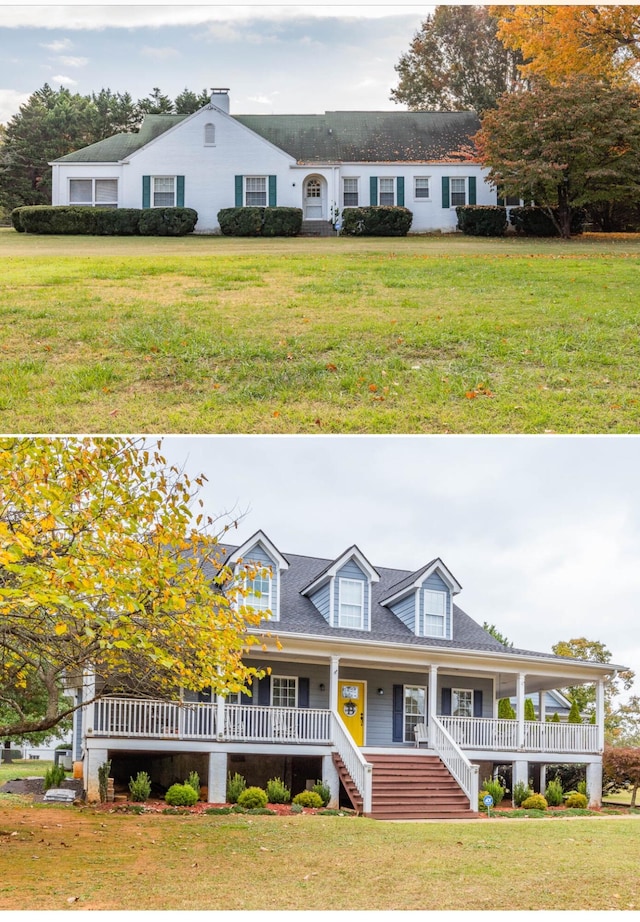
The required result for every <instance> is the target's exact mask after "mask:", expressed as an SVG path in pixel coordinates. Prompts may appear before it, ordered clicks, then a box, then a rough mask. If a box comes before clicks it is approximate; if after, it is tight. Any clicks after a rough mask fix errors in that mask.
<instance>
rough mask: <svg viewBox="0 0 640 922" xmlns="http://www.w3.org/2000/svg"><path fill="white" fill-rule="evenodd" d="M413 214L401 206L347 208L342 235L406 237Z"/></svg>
mask: <svg viewBox="0 0 640 922" xmlns="http://www.w3.org/2000/svg"><path fill="white" fill-rule="evenodd" d="M412 221H413V214H412V212H410V211H409V209H408V208H404V206H401V205H367V206H365V207H363V208H345V209H344V212H343V214H342V229H341V231H340V233H341V234H343V235H345V236H347V237H406V235H407V234H408V233H409V228H410V227H411V222H412Z"/></svg>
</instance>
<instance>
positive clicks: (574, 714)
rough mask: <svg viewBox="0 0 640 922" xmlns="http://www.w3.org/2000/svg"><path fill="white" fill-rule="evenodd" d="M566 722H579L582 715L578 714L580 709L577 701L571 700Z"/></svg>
mask: <svg viewBox="0 0 640 922" xmlns="http://www.w3.org/2000/svg"><path fill="white" fill-rule="evenodd" d="M567 723H568V724H581V723H582V717H581V716H580V709H579V707H578V702H577V701H572V702H571V710H570V711H569V716H568V717H567Z"/></svg>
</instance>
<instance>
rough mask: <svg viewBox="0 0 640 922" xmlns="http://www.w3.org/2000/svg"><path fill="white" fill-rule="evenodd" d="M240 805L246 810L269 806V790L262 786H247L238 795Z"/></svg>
mask: <svg viewBox="0 0 640 922" xmlns="http://www.w3.org/2000/svg"><path fill="white" fill-rule="evenodd" d="M238 806H239V807H244V808H245V809H246V810H255V809H256V807H266V806H267V792H266V791H264V790H263V789H262V788H257V787H252V788H246V789H245V790H244V791H243V792H242V793H241V794H240V795H239V797H238Z"/></svg>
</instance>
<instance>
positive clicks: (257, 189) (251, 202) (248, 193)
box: [244, 176, 267, 208]
mask: <svg viewBox="0 0 640 922" xmlns="http://www.w3.org/2000/svg"><path fill="white" fill-rule="evenodd" d="M244 203H245V205H248V206H254V207H258V208H260V207H263V206H266V205H267V177H266V176H245V178H244Z"/></svg>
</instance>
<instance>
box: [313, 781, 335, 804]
mask: <svg viewBox="0 0 640 922" xmlns="http://www.w3.org/2000/svg"><path fill="white" fill-rule="evenodd" d="M311 790H312V791H315V792H316V794H319V795H320V797H321V798H322V806H323V807H326V806H327V804H328V803H329V801H330V800H331V788H330V787H329V785H328V784H327V782H326V781H319V780H318V781H316V783H315V784H314V786H313V787H312V788H311Z"/></svg>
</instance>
